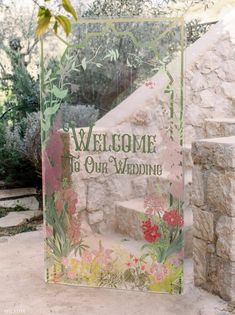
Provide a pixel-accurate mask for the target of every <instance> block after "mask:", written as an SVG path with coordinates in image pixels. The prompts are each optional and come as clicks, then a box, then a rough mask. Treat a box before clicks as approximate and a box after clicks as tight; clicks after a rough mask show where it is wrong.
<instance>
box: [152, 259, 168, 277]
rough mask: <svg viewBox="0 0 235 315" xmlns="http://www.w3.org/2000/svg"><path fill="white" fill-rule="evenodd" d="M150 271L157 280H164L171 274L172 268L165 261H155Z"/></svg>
mask: <svg viewBox="0 0 235 315" xmlns="http://www.w3.org/2000/svg"><path fill="white" fill-rule="evenodd" d="M150 273H151V274H152V275H153V276H154V277H155V279H156V281H162V280H163V279H164V278H166V277H167V276H168V275H169V273H170V270H169V268H168V267H167V266H166V265H164V264H163V263H155V264H153V265H152V266H151V267H150Z"/></svg>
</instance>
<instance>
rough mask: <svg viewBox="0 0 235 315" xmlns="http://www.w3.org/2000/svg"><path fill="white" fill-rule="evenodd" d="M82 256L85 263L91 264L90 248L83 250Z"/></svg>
mask: <svg viewBox="0 0 235 315" xmlns="http://www.w3.org/2000/svg"><path fill="white" fill-rule="evenodd" d="M81 258H82V260H83V261H84V262H85V263H87V264H90V263H91V262H92V253H91V252H89V251H88V250H84V251H83V252H82V255H81Z"/></svg>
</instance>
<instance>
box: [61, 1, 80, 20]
mask: <svg viewBox="0 0 235 315" xmlns="http://www.w3.org/2000/svg"><path fill="white" fill-rule="evenodd" d="M62 6H63V7H64V9H65V10H66V11H67V12H68V13H70V14H71V15H72V16H73V17H74V19H75V20H76V21H77V20H78V16H77V13H76V11H75V10H74V7H73V6H72V4H71V2H70V1H69V0H62Z"/></svg>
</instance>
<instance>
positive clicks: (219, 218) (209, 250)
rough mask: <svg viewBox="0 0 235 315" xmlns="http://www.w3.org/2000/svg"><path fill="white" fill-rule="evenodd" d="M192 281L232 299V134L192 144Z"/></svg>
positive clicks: (234, 142) (234, 161)
mask: <svg viewBox="0 0 235 315" xmlns="http://www.w3.org/2000/svg"><path fill="white" fill-rule="evenodd" d="M192 156H193V161H194V167H193V190H192V205H193V215H194V226H193V237H194V238H193V243H194V244H193V245H194V248H193V254H194V278H195V284H196V285H197V286H201V287H203V288H204V289H206V290H208V291H210V292H214V293H216V294H219V295H220V296H221V297H222V298H224V299H225V300H229V301H232V302H235V137H234V136H233V137H225V138H215V139H207V140H199V141H197V142H195V143H194V144H193V148H192Z"/></svg>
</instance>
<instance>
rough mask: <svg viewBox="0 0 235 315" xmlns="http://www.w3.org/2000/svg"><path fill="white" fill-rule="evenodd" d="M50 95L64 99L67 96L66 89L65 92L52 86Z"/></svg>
mask: <svg viewBox="0 0 235 315" xmlns="http://www.w3.org/2000/svg"><path fill="white" fill-rule="evenodd" d="M52 93H53V94H54V95H55V97H57V98H60V99H64V98H65V97H66V96H67V94H68V89H66V90H60V89H58V87H57V86H55V85H53V88H52Z"/></svg>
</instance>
